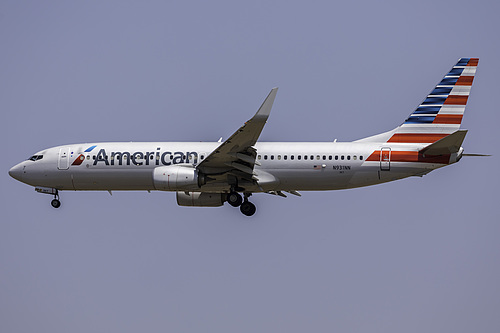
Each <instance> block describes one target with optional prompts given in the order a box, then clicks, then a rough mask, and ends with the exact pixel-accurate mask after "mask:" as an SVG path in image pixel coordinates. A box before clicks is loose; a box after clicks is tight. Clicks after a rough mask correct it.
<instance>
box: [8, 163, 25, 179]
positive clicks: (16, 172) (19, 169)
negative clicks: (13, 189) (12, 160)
mask: <svg viewBox="0 0 500 333" xmlns="http://www.w3.org/2000/svg"><path fill="white" fill-rule="evenodd" d="M23 168H24V167H23V166H22V165H21V163H19V164H18V165H15V166H13V167H12V168H11V169H10V170H9V175H10V176H11V177H12V178H14V179H17V180H19V181H21V179H22V177H23Z"/></svg>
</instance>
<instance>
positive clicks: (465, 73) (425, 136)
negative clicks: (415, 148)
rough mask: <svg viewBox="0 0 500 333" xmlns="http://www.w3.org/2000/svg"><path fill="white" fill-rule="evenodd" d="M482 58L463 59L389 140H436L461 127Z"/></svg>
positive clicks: (424, 141)
mask: <svg viewBox="0 0 500 333" xmlns="http://www.w3.org/2000/svg"><path fill="white" fill-rule="evenodd" d="M478 62H479V59H477V58H461V59H460V60H459V61H458V62H457V64H456V65H455V66H453V68H452V69H451V70H450V71H449V72H448V74H446V75H445V76H444V78H443V79H442V80H441V82H439V83H438V84H437V85H436V87H435V88H434V89H433V90H432V91H431V92H430V94H429V95H427V97H426V98H425V100H424V101H423V102H422V103H421V104H420V105H419V106H418V107H417V109H416V110H415V111H414V112H413V113H412V114H411V115H410V116H409V117H408V119H406V121H405V122H404V123H403V124H402V125H401V126H400V127H398V128H397V129H396V131H395V133H394V134H393V135H392V136H391V137H390V138H389V140H388V142H404V143H433V142H435V141H437V140H439V139H442V138H444V137H445V136H447V135H449V134H451V133H454V132H455V131H457V130H458V129H459V128H460V124H461V123H462V117H463V115H464V111H465V105H466V104H467V99H468V98H469V94H470V90H471V86H472V82H473V80H474V75H475V74H476V69H477V65H478Z"/></svg>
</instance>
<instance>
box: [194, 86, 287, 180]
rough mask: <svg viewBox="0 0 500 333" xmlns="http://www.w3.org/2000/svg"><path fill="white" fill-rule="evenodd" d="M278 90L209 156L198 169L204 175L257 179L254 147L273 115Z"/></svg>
mask: <svg viewBox="0 0 500 333" xmlns="http://www.w3.org/2000/svg"><path fill="white" fill-rule="evenodd" d="M277 92H278V88H273V89H272V90H271V92H270V93H269V95H268V96H267V97H266V99H265V100H264V103H262V106H261V107H260V108H259V110H258V111H257V113H255V115H254V116H253V117H252V119H250V120H248V121H247V122H246V123H245V124H243V126H241V127H240V128H239V129H238V130H237V131H236V132H234V134H233V135H231V136H230V137H229V139H227V140H226V141H224V142H223V143H222V144H221V145H220V146H219V147H217V149H215V150H214V151H213V152H212V153H211V154H210V155H208V156H207V157H206V158H205V159H204V160H203V161H202V162H201V163H200V164H198V169H199V170H200V171H201V172H203V173H204V174H207V175H210V174H223V173H225V172H231V173H233V175H240V176H241V177H243V178H246V179H254V180H256V179H255V176H254V172H253V167H254V165H255V164H258V162H256V160H255V158H256V155H257V153H256V150H255V148H254V147H253V146H254V145H255V143H256V142H257V140H258V139H259V136H260V133H261V132H262V129H263V128H264V125H265V124H266V122H267V118H268V117H269V114H270V113H271V108H272V106H273V102H274V98H275V97H276V93H277Z"/></svg>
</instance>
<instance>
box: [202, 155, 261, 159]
mask: <svg viewBox="0 0 500 333" xmlns="http://www.w3.org/2000/svg"><path fill="white" fill-rule="evenodd" d="M204 158H205V155H201V159H202V160H203V159H204ZM259 160H260V158H259Z"/></svg>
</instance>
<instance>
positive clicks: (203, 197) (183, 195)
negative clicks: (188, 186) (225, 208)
mask: <svg viewBox="0 0 500 333" xmlns="http://www.w3.org/2000/svg"><path fill="white" fill-rule="evenodd" d="M224 201H225V195H224V194H223V193H208V192H177V204H178V205H179V206H190V207H219V206H222V205H223V204H224Z"/></svg>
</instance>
